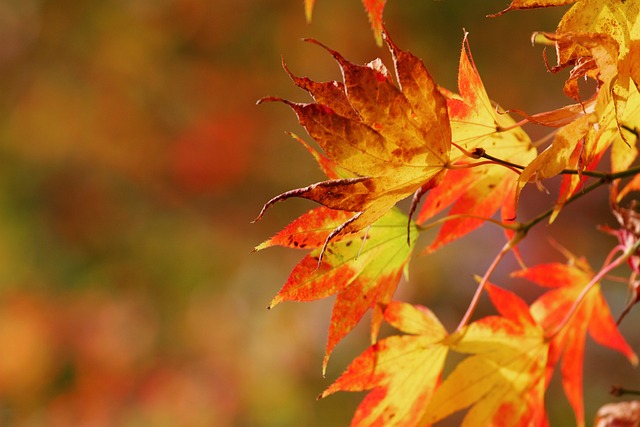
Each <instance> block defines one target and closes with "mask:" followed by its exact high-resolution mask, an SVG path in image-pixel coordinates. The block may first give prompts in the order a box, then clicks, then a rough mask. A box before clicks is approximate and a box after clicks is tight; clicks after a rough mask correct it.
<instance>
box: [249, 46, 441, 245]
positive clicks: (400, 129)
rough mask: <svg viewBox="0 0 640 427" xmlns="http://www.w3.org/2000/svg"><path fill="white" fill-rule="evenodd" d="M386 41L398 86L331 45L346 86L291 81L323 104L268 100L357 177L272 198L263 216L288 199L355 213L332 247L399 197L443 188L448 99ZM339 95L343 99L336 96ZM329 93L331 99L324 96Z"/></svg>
mask: <svg viewBox="0 0 640 427" xmlns="http://www.w3.org/2000/svg"><path fill="white" fill-rule="evenodd" d="M386 39H387V44H388V45H389V49H390V50H391V52H392V54H393V60H394V64H395V68H396V72H397V78H398V82H399V84H400V88H398V87H396V86H395V85H394V84H393V82H392V80H391V77H390V75H389V73H388V71H387V69H386V68H385V67H384V65H383V64H382V62H381V61H380V60H375V61H373V62H371V63H369V64H367V65H364V66H361V65H356V64H352V63H351V62H349V61H347V60H346V59H344V58H343V57H342V56H341V55H340V54H339V53H338V52H336V51H334V50H331V49H329V48H326V47H325V49H326V50H327V51H328V52H329V53H331V54H332V55H333V56H334V58H335V59H336V60H337V62H338V63H339V65H340V67H341V69H342V73H343V76H344V84H341V83H335V84H334V83H331V84H317V83H313V82H310V81H309V80H308V79H302V78H297V77H295V76H292V78H293V80H294V82H295V83H296V84H297V85H298V86H300V87H301V88H303V89H305V90H307V91H309V92H310V93H311V94H312V95H313V96H314V98H316V99H318V100H320V99H321V100H322V101H323V102H324V103H320V102H315V103H310V104H299V103H294V102H291V101H286V100H283V99H280V98H273V97H271V98H265V99H263V100H262V101H263V102H264V101H282V102H284V103H286V104H288V105H289V106H290V107H291V108H292V109H293V110H294V111H295V112H296V114H297V115H298V119H299V120H300V123H301V124H302V126H304V128H305V129H306V130H307V132H308V133H309V134H310V135H311V136H312V137H313V138H314V139H315V140H316V142H318V144H319V145H320V147H321V148H322V149H323V150H324V152H325V153H326V155H327V157H328V158H329V159H331V160H332V161H333V162H335V163H336V164H337V165H338V166H340V167H341V168H343V169H344V170H346V171H348V172H349V173H351V174H352V177H348V178H342V179H331V180H328V181H323V182H319V183H316V184H313V185H310V186H308V187H305V188H299V189H296V190H291V191H288V192H286V193H283V194H281V195H279V196H277V197H274V198H273V199H271V200H270V201H269V202H267V204H266V205H265V206H264V207H263V209H262V211H261V212H260V214H259V216H258V219H260V218H261V217H262V215H263V214H264V212H265V210H266V209H268V208H269V207H270V206H271V205H273V204H274V203H276V202H278V201H282V200H285V199H288V198H290V197H302V198H306V199H309V200H313V201H315V202H318V203H320V204H322V205H324V206H326V207H328V208H331V209H337V210H343V211H348V212H353V213H354V214H353V216H352V217H351V218H350V219H348V220H347V221H345V222H344V223H343V224H341V225H339V226H338V227H336V228H335V229H334V231H333V232H332V233H331V234H330V235H329V237H328V240H327V242H328V241H329V240H331V239H332V238H334V237H338V236H342V235H346V234H349V233H355V232H358V231H361V230H363V229H365V228H366V227H368V226H369V225H371V224H372V223H373V222H375V221H376V220H377V219H378V218H380V217H381V216H382V215H384V214H385V213H386V212H387V211H389V209H391V208H392V207H393V206H394V205H395V204H396V202H398V201H399V200H401V199H404V198H406V197H407V196H409V195H411V194H412V193H414V192H417V191H419V190H420V191H424V190H425V189H427V188H431V187H433V186H435V185H437V183H438V182H439V180H440V179H441V178H442V176H443V171H444V170H445V168H446V167H447V165H448V164H449V147H450V143H451V129H450V126H449V121H448V116H447V110H446V101H445V99H444V97H443V96H442V95H441V94H440V92H439V91H438V89H437V87H436V85H435V83H434V82H433V80H432V79H431V76H430V75H429V73H428V72H427V70H426V68H425V67H424V64H423V63H422V62H421V61H420V60H419V59H418V58H416V57H415V56H413V55H412V54H410V53H408V52H404V51H402V50H400V49H399V48H398V47H397V46H396V45H395V44H394V43H393V42H392V41H391V40H390V39H389V38H388V37H387V38H386ZM312 42H313V43H316V44H320V43H318V42H316V41H313V40H312ZM336 90H337V91H338V92H343V93H344V95H336ZM327 91H333V92H332V93H333V95H330V96H326V95H327V93H328V92H327ZM345 99H346V100H347V101H348V103H347V102H346V101H345ZM347 105H349V106H350V107H348V106H347Z"/></svg>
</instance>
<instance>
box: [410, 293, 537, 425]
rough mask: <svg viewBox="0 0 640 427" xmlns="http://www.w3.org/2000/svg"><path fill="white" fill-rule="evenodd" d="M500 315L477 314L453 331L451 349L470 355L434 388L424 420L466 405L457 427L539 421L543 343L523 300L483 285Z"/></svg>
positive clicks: (444, 416) (430, 419)
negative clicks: (467, 322) (472, 320)
mask: <svg viewBox="0 0 640 427" xmlns="http://www.w3.org/2000/svg"><path fill="white" fill-rule="evenodd" d="M486 289H487V292H488V294H489V296H490V298H491V300H492V302H493V304H494V306H495V307H496V308H497V309H498V311H499V313H500V314H501V316H489V317H485V318H482V319H480V320H478V321H476V322H474V323H472V324H470V325H468V326H467V327H465V328H463V329H461V330H460V331H458V332H456V333H454V334H452V335H451V336H450V337H449V338H448V339H447V342H450V343H451V344H450V348H451V349H452V350H455V351H458V352H460V353H465V354H471V356H469V357H467V358H466V359H464V360H463V361H462V362H460V363H459V364H458V365H457V366H456V368H455V369H454V370H453V372H452V373H451V374H449V376H448V377H447V378H446V379H445V380H444V382H443V383H442V384H441V385H440V387H438V389H437V390H436V393H435V394H434V396H433V398H432V399H431V402H430V403H429V405H428V406H427V409H426V413H425V416H424V418H423V419H422V422H423V423H427V424H429V423H434V422H437V421H439V420H441V419H443V418H446V417H448V416H449V415H451V414H453V413H454V412H457V411H459V410H462V409H464V408H467V407H469V406H471V408H470V409H469V411H468V412H467V414H466V415H465V417H464V420H463V422H462V426H465V427H468V426H489V425H495V426H518V425H534V426H535V425H544V423H545V422H546V416H545V410H544V391H545V386H546V385H545V375H544V372H545V366H546V360H547V351H548V345H547V343H546V342H545V338H544V332H543V330H542V328H540V327H539V326H538V325H537V324H536V322H535V320H534V319H533V318H532V317H531V315H530V314H529V310H528V307H527V305H526V303H525V302H524V301H523V300H522V299H520V298H519V297H518V296H516V295H515V294H513V293H512V292H509V291H506V290H503V289H500V288H498V287H496V286H493V285H491V284H488V285H487V287H486Z"/></svg>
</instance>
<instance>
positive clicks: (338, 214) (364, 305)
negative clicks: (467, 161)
mask: <svg viewBox="0 0 640 427" xmlns="http://www.w3.org/2000/svg"><path fill="white" fill-rule="evenodd" d="M346 215H348V213H347V212H343V211H335V210H330V209H328V208H325V207H319V208H316V209H313V210H311V211H309V212H307V213H305V214H303V215H302V216H300V217H299V218H298V219H296V220H295V221H293V222H292V223H291V224H290V225H288V226H287V227H285V228H284V229H283V230H282V231H281V232H279V233H278V234H276V235H275V236H274V237H272V238H271V239H269V240H268V241H266V242H264V243H262V244H261V245H259V246H258V247H257V248H256V249H257V250H259V249H264V248H267V247H269V246H273V245H280V246H285V247H291V248H302V249H313V250H312V251H311V253H310V254H309V255H307V256H305V257H304V258H303V259H302V261H300V263H299V264H298V265H296V267H295V268H294V269H293V271H292V272H291V275H290V276H289V278H288V279H287V281H286V283H285V284H284V286H283V288H282V289H281V290H280V292H279V293H278V294H277V295H276V297H275V298H274V299H273V300H272V301H271V304H270V305H269V307H270V308H272V307H275V306H276V305H277V304H279V303H280V302H282V301H314V300H318V299H321V298H325V297H327V296H330V295H334V294H335V295H337V296H336V301H335V303H334V306H333V311H332V314H331V323H330V326H329V338H328V341H327V348H326V354H325V359H324V363H323V370H324V369H326V365H327V363H328V360H329V356H330V354H331V352H332V351H333V349H334V347H335V346H336V344H337V343H338V342H339V341H340V340H341V339H342V338H344V337H345V336H346V335H347V334H348V333H349V332H350V331H351V330H352V329H353V328H354V327H355V326H356V324H357V323H358V322H359V321H360V319H361V318H362V316H364V314H365V313H366V312H367V310H369V309H370V308H373V309H374V314H373V319H372V330H371V336H372V341H375V339H376V337H377V334H378V330H379V327H380V323H381V322H382V311H381V309H380V306H379V304H386V303H389V302H390V301H391V298H392V296H393V293H394V292H395V290H396V287H397V286H398V282H399V281H400V278H401V277H402V274H403V271H404V269H405V266H406V264H407V262H408V261H409V258H410V256H411V253H412V250H413V244H414V243H415V240H416V239H417V236H418V230H417V228H415V226H412V233H411V236H412V237H411V238H412V240H411V246H410V245H407V235H406V233H407V217H406V215H404V214H402V213H401V212H400V211H399V210H398V209H392V210H391V211H389V212H388V213H387V214H385V215H384V216H383V217H382V218H380V219H379V220H378V221H376V222H375V223H374V224H372V225H371V227H369V228H368V230H366V231H361V232H359V233H356V234H352V235H349V236H346V237H343V238H342V239H340V240H334V241H332V242H331V243H329V245H328V246H327V248H326V254H325V256H324V258H323V259H322V260H321V261H319V255H320V252H321V251H322V248H323V245H324V242H325V240H326V237H327V235H329V234H330V233H331V230H332V229H334V228H335V227H336V225H339V224H340V223H341V222H343V221H344V218H345V216H346Z"/></svg>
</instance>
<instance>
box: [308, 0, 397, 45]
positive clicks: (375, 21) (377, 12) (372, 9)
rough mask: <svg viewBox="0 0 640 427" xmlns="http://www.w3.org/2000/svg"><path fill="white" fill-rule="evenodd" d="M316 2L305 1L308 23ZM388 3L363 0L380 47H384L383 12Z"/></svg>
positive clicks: (380, 0)
mask: <svg viewBox="0 0 640 427" xmlns="http://www.w3.org/2000/svg"><path fill="white" fill-rule="evenodd" d="M315 2H316V1H315V0H304V12H305V16H306V18H307V22H310V21H311V16H312V15H313V6H314V4H315ZM386 2H387V1H386V0H362V4H363V5H364V9H365V10H366V12H367V16H368V17H369V22H370V23H371V29H372V30H373V35H374V37H375V38H376V43H378V46H382V12H383V11H384V6H385V3H386Z"/></svg>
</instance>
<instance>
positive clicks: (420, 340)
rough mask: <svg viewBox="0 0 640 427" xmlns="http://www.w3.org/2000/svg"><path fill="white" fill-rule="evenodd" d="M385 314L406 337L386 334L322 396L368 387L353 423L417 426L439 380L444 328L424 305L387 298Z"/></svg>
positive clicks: (444, 351)
mask: <svg viewBox="0 0 640 427" xmlns="http://www.w3.org/2000/svg"><path fill="white" fill-rule="evenodd" d="M384 318H385V320H386V321H387V322H389V323H390V324H391V325H392V326H394V327H395V328H397V329H398V330H400V331H402V332H405V333H406V334H405V335H394V336H391V337H388V338H385V339H383V340H381V341H379V342H377V343H375V344H373V345H372V346H371V347H369V348H368V349H367V350H366V351H365V352H364V353H362V354H361V355H360V356H358V357H357V358H356V359H354V360H353V362H351V364H350V365H349V367H348V368H347V369H346V371H345V372H344V373H343V374H342V375H341V376H340V377H339V378H338V379H337V380H336V381H335V382H334V383H333V384H331V385H330V386H329V387H328V388H327V389H326V390H325V391H324V392H323V393H322V394H321V395H320V397H321V398H323V397H326V396H328V395H330V394H333V393H335V392H337V391H364V390H372V391H371V392H370V393H369V394H368V395H367V396H366V397H365V398H364V400H363V401H362V403H360V406H358V409H357V410H356V413H355V415H354V417H353V419H352V421H351V425H352V426H362V427H364V426H391V427H397V426H405V427H409V426H415V425H418V424H417V423H418V421H419V420H420V417H421V415H422V413H423V411H424V408H425V406H426V405H427V403H428V402H429V400H430V399H431V396H432V395H433V392H434V389H435V388H436V386H437V385H438V383H439V381H440V375H441V372H442V368H443V366H444V361H445V358H446V356H447V351H448V349H447V346H446V345H444V344H443V340H444V339H445V338H446V336H447V332H446V330H445V329H444V327H443V326H442V324H441V323H440V322H439V321H438V319H437V318H436V316H435V315H434V314H433V313H432V312H431V311H430V310H429V309H427V308H426V307H422V306H414V305H410V304H406V303H401V302H395V301H394V302H391V303H390V304H389V305H388V306H387V307H386V309H385V311H384Z"/></svg>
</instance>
